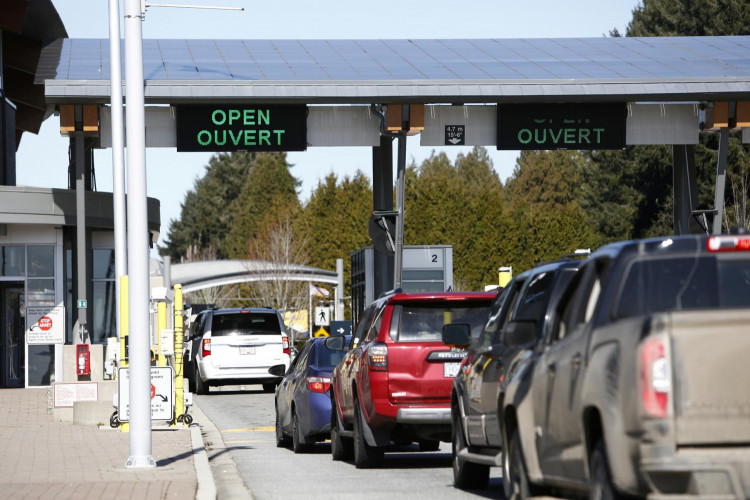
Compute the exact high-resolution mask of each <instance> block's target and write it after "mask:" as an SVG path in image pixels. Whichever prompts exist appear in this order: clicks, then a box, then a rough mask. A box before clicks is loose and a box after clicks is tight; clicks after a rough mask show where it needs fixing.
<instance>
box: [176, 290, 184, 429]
mask: <svg viewBox="0 0 750 500" xmlns="http://www.w3.org/2000/svg"><path fill="white" fill-rule="evenodd" d="M182 307H183V303H182V285H175V286H174V377H175V381H174V392H175V396H174V413H175V416H176V417H179V416H180V415H183V414H184V413H185V385H184V379H183V378H182V377H183V374H184V372H185V370H184V367H183V366H182V362H183V359H182V341H183V338H184V335H183V332H182V329H183V324H184V320H183V316H182ZM176 417H175V420H176Z"/></svg>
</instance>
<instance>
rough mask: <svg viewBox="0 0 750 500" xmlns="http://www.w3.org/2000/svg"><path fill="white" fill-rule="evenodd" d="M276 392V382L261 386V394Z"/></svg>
mask: <svg viewBox="0 0 750 500" xmlns="http://www.w3.org/2000/svg"><path fill="white" fill-rule="evenodd" d="M275 391H276V382H269V383H267V384H263V392H269V393H270V392H275Z"/></svg>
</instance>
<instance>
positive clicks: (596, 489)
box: [589, 439, 621, 500]
mask: <svg viewBox="0 0 750 500" xmlns="http://www.w3.org/2000/svg"><path fill="white" fill-rule="evenodd" d="M589 471H590V474H589V498H590V499H591V500H617V499H619V498H621V496H620V495H619V494H618V493H617V490H615V487H614V485H613V484H612V473H611V472H610V470H609V463H608V462H607V450H606V448H605V446H604V440H603V439H599V441H597V442H596V446H594V451H593V452H592V453H591V457H590V458H589Z"/></svg>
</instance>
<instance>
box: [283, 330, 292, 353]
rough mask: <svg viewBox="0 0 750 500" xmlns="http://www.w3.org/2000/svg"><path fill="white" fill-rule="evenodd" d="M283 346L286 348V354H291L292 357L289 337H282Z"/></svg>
mask: <svg viewBox="0 0 750 500" xmlns="http://www.w3.org/2000/svg"><path fill="white" fill-rule="evenodd" d="M281 345H282V346H283V348H284V354H289V355H290V356H291V354H292V352H291V351H290V350H289V337H287V336H286V335H282V336H281Z"/></svg>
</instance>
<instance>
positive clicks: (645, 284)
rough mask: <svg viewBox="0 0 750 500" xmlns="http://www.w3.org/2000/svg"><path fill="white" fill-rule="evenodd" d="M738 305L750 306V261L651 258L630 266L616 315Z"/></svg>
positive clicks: (722, 307) (705, 258)
mask: <svg viewBox="0 0 750 500" xmlns="http://www.w3.org/2000/svg"><path fill="white" fill-rule="evenodd" d="M738 307H750V261H747V260H744V261H738V260H720V259H717V258H716V257H715V256H706V257H677V258H671V259H649V260H640V261H636V262H634V263H633V265H632V266H631V267H630V271H629V272H628V275H627V279H626V280H625V284H624V286H623V288H622V289H621V290H620V300H619V303H618V307H617V310H616V316H617V317H619V318H625V317H630V316H640V315H643V314H651V313H658V312H666V311H679V310H685V309H731V308H738Z"/></svg>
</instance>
